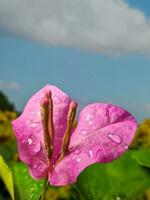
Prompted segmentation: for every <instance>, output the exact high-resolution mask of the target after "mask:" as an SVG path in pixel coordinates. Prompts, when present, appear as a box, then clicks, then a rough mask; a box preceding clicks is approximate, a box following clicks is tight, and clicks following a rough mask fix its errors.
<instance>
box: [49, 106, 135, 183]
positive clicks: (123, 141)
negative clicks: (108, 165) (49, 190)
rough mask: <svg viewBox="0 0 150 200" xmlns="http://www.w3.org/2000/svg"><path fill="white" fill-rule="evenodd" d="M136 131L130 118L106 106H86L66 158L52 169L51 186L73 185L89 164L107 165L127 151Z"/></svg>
mask: <svg viewBox="0 0 150 200" xmlns="http://www.w3.org/2000/svg"><path fill="white" fill-rule="evenodd" d="M136 128H137V122H136V120H135V119H134V118H133V116H132V115H131V114H130V113H128V112H127V111H125V110H124V109H122V108H120V107H118V106H114V105H111V104H105V103H95V104H91V105H88V106H86V107H85V108H84V109H83V110H82V111H81V113H80V116H79V122H78V126H77V129H76V130H75V131H74V132H73V134H72V136H71V140H70V145H69V153H68V155H67V156H66V157H65V158H64V159H63V160H62V161H61V162H60V163H59V164H58V165H57V166H56V167H55V169H53V171H52V173H51V175H50V177H49V180H50V183H51V184H52V185H66V184H71V183H74V182H75V181H76V179H77V176H78V175H79V174H80V173H81V172H82V171H83V170H84V169H85V168H86V167H87V166H89V165H91V164H93V163H96V162H99V163H105V162H110V161H112V160H114V159H116V158H118V157H119V156H120V155H121V154H122V153H123V152H124V151H126V150H127V148H128V146H129V144H130V142H131V141H132V139H133V137H134V134H135V131H136Z"/></svg>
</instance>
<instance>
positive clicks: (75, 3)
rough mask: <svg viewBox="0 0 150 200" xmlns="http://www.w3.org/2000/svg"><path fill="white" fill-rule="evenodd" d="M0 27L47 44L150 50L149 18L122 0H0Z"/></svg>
mask: <svg viewBox="0 0 150 200" xmlns="http://www.w3.org/2000/svg"><path fill="white" fill-rule="evenodd" d="M0 29H4V30H5V31H6V30H7V31H8V32H11V33H13V34H17V35H20V36H24V37H28V38H32V39H35V40H38V41H40V42H43V43H46V44H49V45H58V46H68V47H75V48H81V49H86V50H91V51H96V52H101V53H106V54H113V55H117V54H120V53H130V52H133V53H143V54H150V22H149V18H146V16H144V13H143V12H142V11H140V10H138V9H133V8H131V7H129V6H128V4H127V3H126V2H125V1H123V0H82V1H81V0H43V1H42V0H0Z"/></svg>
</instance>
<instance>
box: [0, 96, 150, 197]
mask: <svg viewBox="0 0 150 200" xmlns="http://www.w3.org/2000/svg"><path fill="white" fill-rule="evenodd" d="M18 115H19V113H18V112H17V111H16V110H15V106H14V105H13V103H11V102H10V101H9V100H8V98H7V97H6V95H5V94H4V93H3V92H0V200H10V199H16V200H38V199H40V195H41V191H42V187H43V180H40V181H35V180H33V179H32V178H31V177H30V176H29V174H28V170H27V167H26V166H25V165H24V164H23V163H21V162H20V161H19V158H18V152H17V145H16V140H15V137H14V134H13V130H12V127H11V121H12V120H13V119H15V118H16V117H17V116H18ZM122 199H124V200H150V119H145V120H144V121H143V122H141V123H140V125H139V127H138V130H137V132H136V136H135V138H134V140H133V142H132V144H131V145H130V147H129V150H128V151H127V152H126V153H125V154H124V155H123V156H121V157H120V158H119V159H117V160H115V161H113V162H112V163H108V164H94V165H92V166H90V167H88V168H87V169H86V170H84V172H83V173H81V175H80V176H79V177H78V181H77V183H76V184H73V185H68V186H65V187H51V186H49V187H48V189H47V191H46V194H45V200H122Z"/></svg>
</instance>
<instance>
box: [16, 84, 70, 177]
mask: <svg viewBox="0 0 150 200" xmlns="http://www.w3.org/2000/svg"><path fill="white" fill-rule="evenodd" d="M49 90H50V91H51V93H52V100H53V122H54V131H55V136H54V152H53V156H52V158H51V162H52V163H53V164H54V163H55V162H56V160H57V156H58V154H59V152H60V150H61V143H62V137H63V134H64V132H65V129H66V122H67V113H68V108H69V103H70V98H69V97H68V96H67V95H66V94H65V93H64V92H62V91H61V90H60V89H59V88H57V87H55V86H52V85H46V86H45V87H44V88H42V89H41V90H40V91H39V92H37V93H36V94H35V95H33V96H32V97H31V99H30V100H29V101H28V103H27V105H26V107H25V109H24V111H23V113H22V114H21V116H20V117H18V118H17V119H16V120H14V121H13V122H12V125H13V129H14V132H15V135H16V138H17V143H18V149H19V157H20V159H21V160H22V161H23V162H25V163H26V164H27V165H28V166H29V170H30V173H31V175H32V176H33V177H35V178H38V179H40V178H43V177H44V176H45V174H46V155H45V146H44V133H43V126H42V119H41V113H40V102H41V100H42V98H43V97H44V96H45V93H46V92H47V91H49ZM33 161H35V162H33Z"/></svg>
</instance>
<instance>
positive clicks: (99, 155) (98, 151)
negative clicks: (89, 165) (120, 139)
mask: <svg viewBox="0 0 150 200" xmlns="http://www.w3.org/2000/svg"><path fill="white" fill-rule="evenodd" d="M100 158H101V150H100V149H99V150H97V152H96V160H97V161H98V162H99V161H100Z"/></svg>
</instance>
